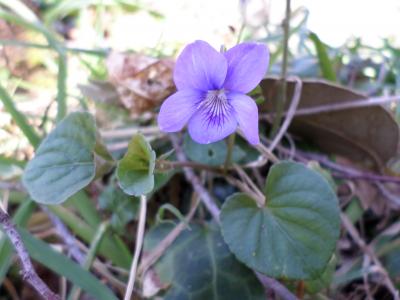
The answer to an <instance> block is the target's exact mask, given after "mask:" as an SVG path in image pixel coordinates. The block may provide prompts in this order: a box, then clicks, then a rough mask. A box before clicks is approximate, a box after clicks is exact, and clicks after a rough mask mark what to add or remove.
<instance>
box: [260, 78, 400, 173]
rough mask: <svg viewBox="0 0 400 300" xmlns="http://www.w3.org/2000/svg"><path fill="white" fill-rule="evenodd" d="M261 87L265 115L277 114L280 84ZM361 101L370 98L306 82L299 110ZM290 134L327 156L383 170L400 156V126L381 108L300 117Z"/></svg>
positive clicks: (268, 81)
mask: <svg viewBox="0 0 400 300" xmlns="http://www.w3.org/2000/svg"><path fill="white" fill-rule="evenodd" d="M260 85H261V88H262V91H263V96H264V97H265V99H266V100H267V101H265V104H264V105H263V106H262V108H261V111H262V112H274V111H275V107H276V104H277V101H279V90H280V89H279V80H278V79H275V78H267V79H265V80H263V81H262V82H261V83H260ZM294 86H295V82H294V81H292V80H289V82H288V91H287V93H288V95H287V99H291V98H292V95H293V91H294ZM360 99H367V97H366V96H365V95H362V94H360V93H357V92H355V91H353V90H350V89H348V88H345V87H341V86H339V85H336V84H332V83H328V82H326V81H323V80H304V81H303V89H302V93H301V99H300V104H299V109H304V108H312V107H317V106H323V105H329V104H334V103H344V102H350V101H354V100H360ZM288 102H289V101H288ZM289 104H290V103H286V104H285V106H286V108H287V107H288V105H289ZM289 131H291V132H292V133H294V134H296V135H298V136H301V137H302V138H304V139H306V140H309V141H311V142H313V143H314V144H316V145H317V146H318V147H320V149H321V150H323V151H325V152H327V153H332V154H341V155H343V156H345V157H348V158H350V159H353V160H355V161H357V162H360V163H362V164H363V165H364V166H366V167H371V168H374V169H379V170H382V169H383V168H384V166H385V163H386V162H387V161H388V160H389V159H390V158H392V157H393V156H395V155H396V151H397V145H398V143H399V128H398V125H397V123H396V121H395V120H394V118H393V117H392V115H391V114H390V112H389V111H387V110H386V109H385V108H384V107H383V106H380V105H376V106H366V107H359V108H351V109H344V110H340V111H331V112H324V113H316V114H310V115H305V116H296V117H295V118H294V119H293V122H292V124H291V126H290V128H289Z"/></svg>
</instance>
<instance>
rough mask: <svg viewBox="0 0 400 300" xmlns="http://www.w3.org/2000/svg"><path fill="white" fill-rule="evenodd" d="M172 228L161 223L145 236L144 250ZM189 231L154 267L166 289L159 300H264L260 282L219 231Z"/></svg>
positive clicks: (197, 227)
mask: <svg viewBox="0 0 400 300" xmlns="http://www.w3.org/2000/svg"><path fill="white" fill-rule="evenodd" d="M172 228H173V225H172V226H171V225H167V224H163V225H161V226H157V227H155V228H154V229H152V230H151V231H150V232H149V233H148V234H147V235H146V240H145V246H144V250H145V251H150V250H151V249H154V248H155V247H156V245H157V244H158V243H159V242H160V241H161V240H162V239H163V238H164V237H165V236H166V235H167V234H168V233H169V232H170V231H171V230H172ZM190 228H191V229H190V230H184V231H183V232H182V233H181V234H180V235H179V236H178V238H177V239H176V240H175V241H174V242H173V243H172V245H171V246H170V247H169V248H168V249H167V250H166V252H165V254H164V256H163V257H161V259H160V260H158V262H157V263H156V264H155V265H154V268H155V271H156V274H157V276H158V277H159V280H160V281H161V284H162V286H163V287H168V290H167V291H166V292H165V295H163V298H162V299H165V300H175V299H192V300H204V299H219V300H231V299H241V300H258V299H260V300H261V299H265V294H264V289H263V287H262V286H261V284H260V282H259V281H258V280H257V278H256V276H255V275H254V273H253V272H252V271H251V270H249V269H248V268H246V266H244V265H242V264H241V263H240V262H238V261H237V260H236V259H235V257H234V256H233V255H232V253H231V252H230V251H229V249H228V247H227V246H226V244H225V243H224V241H223V239H222V237H221V234H220V231H219V229H218V228H215V227H214V226H211V225H206V226H200V225H197V224H190Z"/></svg>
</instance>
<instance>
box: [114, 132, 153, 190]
mask: <svg viewBox="0 0 400 300" xmlns="http://www.w3.org/2000/svg"><path fill="white" fill-rule="evenodd" d="M155 161H156V154H155V152H154V151H153V150H152V149H151V146H150V144H149V143H148V142H147V141H146V139H145V138H144V136H143V135H141V134H136V135H134V136H133V138H132V139H131V141H130V142H129V145H128V151H127V152H126V153H125V155H124V157H123V158H122V159H121V160H120V161H119V163H118V166H117V178H118V182H119V185H120V187H121V188H122V190H123V191H124V192H125V193H126V194H128V195H133V196H140V195H143V194H147V193H150V192H151V191H152V190H153V187H154V167H155Z"/></svg>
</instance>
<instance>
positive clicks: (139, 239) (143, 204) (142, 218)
mask: <svg viewBox="0 0 400 300" xmlns="http://www.w3.org/2000/svg"><path fill="white" fill-rule="evenodd" d="M146 208H147V199H146V196H143V195H142V196H140V213H139V225H138V229H137V232H136V245H135V254H134V256H133V260H132V265H131V271H130V273H129V281H128V286H127V288H126V293H125V297H124V300H130V299H131V297H132V292H133V287H134V285H135V278H136V269H137V265H138V262H139V257H140V252H141V251H142V245H143V238H144V229H145V225H146Z"/></svg>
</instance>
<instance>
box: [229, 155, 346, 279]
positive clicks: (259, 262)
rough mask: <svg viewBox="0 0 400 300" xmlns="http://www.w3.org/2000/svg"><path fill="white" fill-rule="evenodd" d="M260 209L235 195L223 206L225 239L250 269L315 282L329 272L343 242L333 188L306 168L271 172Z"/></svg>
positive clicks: (289, 166)
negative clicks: (337, 245) (330, 264)
mask: <svg viewBox="0 0 400 300" xmlns="http://www.w3.org/2000/svg"><path fill="white" fill-rule="evenodd" d="M264 193H265V196H266V199H267V200H266V204H265V206H263V207H258V206H257V205H256V202H255V201H254V200H253V199H251V198H250V197H249V196H247V195H246V194H235V195H233V196H231V197H229V198H228V199H227V201H226V202H225V204H224V205H223V207H222V212H221V222H222V234H223V236H224V239H225V241H226V242H227V244H228V245H229V247H230V249H231V251H232V252H233V253H235V255H236V256H237V257H238V259H239V260H240V261H242V262H244V263H245V264H246V265H248V266H249V267H251V268H253V269H255V270H257V271H259V272H261V273H264V274H266V275H268V276H272V277H285V278H292V279H313V278H316V277H318V276H319V275H320V274H321V273H322V272H323V271H324V269H325V267H326V265H327V263H328V261H329V259H330V257H331V256H332V254H333V251H334V249H335V245H336V241H337V240H338V238H339V229H340V226H339V225H340V217H339V207H338V201H337V198H336V195H335V193H334V192H333V191H332V188H331V186H330V185H329V183H328V182H327V181H326V180H325V179H324V178H323V177H322V176H321V175H319V174H318V173H316V172H315V171H313V170H310V169H308V168H307V167H305V166H304V165H302V164H298V163H293V162H281V163H278V164H276V165H274V166H273V167H271V169H270V173H269V175H268V178H267V182H266V187H265V190H264Z"/></svg>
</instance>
